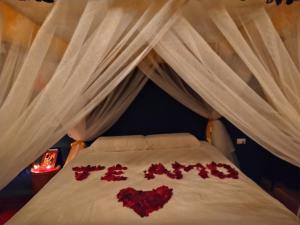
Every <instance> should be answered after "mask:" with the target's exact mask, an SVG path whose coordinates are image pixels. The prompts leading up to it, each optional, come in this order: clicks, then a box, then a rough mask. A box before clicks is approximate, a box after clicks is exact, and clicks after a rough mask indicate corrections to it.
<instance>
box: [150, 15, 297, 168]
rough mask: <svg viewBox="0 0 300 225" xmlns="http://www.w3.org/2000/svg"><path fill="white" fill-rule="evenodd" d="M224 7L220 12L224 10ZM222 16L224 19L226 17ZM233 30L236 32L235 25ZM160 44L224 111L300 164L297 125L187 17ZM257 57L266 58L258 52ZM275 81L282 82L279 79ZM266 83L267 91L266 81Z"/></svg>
mask: <svg viewBox="0 0 300 225" xmlns="http://www.w3.org/2000/svg"><path fill="white" fill-rule="evenodd" d="M222 13H223V12H222V11H221V12H220V13H214V15H216V16H220V15H222ZM219 21H220V22H224V20H221V19H220V20H219ZM231 22H232V21H231ZM231 22H230V23H231ZM220 27H221V26H220ZM222 29H223V27H222ZM229 30H231V31H232V32H231V33H234V32H233V31H234V30H232V29H229ZM236 31H238V29H236ZM233 36H234V35H232V36H231V37H230V38H232V37H233ZM155 50H156V51H157V53H158V54H159V55H160V56H161V57H162V58H163V59H164V60H165V61H166V62H167V63H168V64H169V65H170V66H171V67H172V68H174V70H175V71H176V72H177V73H178V75H180V77H181V78H182V79H183V80H184V81H185V82H186V83H187V84H189V85H190V86H191V87H192V88H193V89H194V91H196V92H197V93H198V94H199V95H201V96H202V97H203V98H204V99H205V100H206V101H207V102H208V103H209V104H210V105H211V106H212V107H214V108H215V109H216V110H217V111H218V112H220V114H222V115H224V116H225V117H226V118H227V119H229V120H230V121H231V122H232V123H233V124H235V125H236V126H237V127H239V128H240V129H241V130H243V131H244V132H245V133H246V134H248V135H249V136H250V137H251V138H253V139H254V140H255V141H257V142H258V143H259V144H261V145H263V146H264V147H266V148H267V149H269V150H270V151H271V152H272V153H273V154H275V155H277V156H278V157H280V158H282V159H284V160H287V161H289V162H290V163H292V164H294V165H298V166H299V165H300V152H299V150H298V149H299V139H296V138H295V137H296V136H297V133H295V131H296V130H295V129H293V126H292V125H291V124H289V121H288V120H286V118H284V117H283V116H282V115H281V114H280V113H279V112H278V111H277V108H273V107H272V105H271V104H270V103H268V102H266V101H265V100H264V99H262V98H261V97H260V96H259V95H258V94H257V93H255V92H254V90H253V89H251V88H250V87H249V86H248V85H247V83H245V81H244V80H243V79H241V77H240V76H238V75H237V74H236V73H235V71H233V70H232V69H231V68H230V67H229V66H228V65H227V64H226V63H225V62H224V61H223V60H222V59H221V57H220V56H218V54H217V53H216V52H215V51H214V50H213V49H212V48H211V46H210V45H209V44H208V43H207V42H206V41H205V40H204V39H203V38H202V36H201V35H200V34H199V33H198V32H197V31H196V30H195V29H194V28H193V27H192V26H191V25H190V24H189V23H188V22H187V21H186V20H185V19H184V18H182V19H181V20H180V21H179V22H178V23H176V24H175V25H174V26H173V27H172V30H171V31H170V32H169V33H168V34H167V35H165V36H164V38H163V39H162V40H161V42H160V43H159V44H158V45H157V46H156V47H155ZM240 53H241V54H245V51H242V48H241V51H240ZM252 56H253V55H252ZM252 58H254V56H253V57H252ZM247 60H249V59H247ZM253 61H255V62H256V63H257V64H260V62H259V60H258V59H257V58H254V60H253ZM257 66H258V65H257ZM254 68H255V69H257V68H256V67H254V66H253V69H254ZM261 68H263V66H261ZM262 70H263V69H262ZM260 84H261V82H260ZM271 84H272V85H276V84H275V82H274V80H273V81H272V82H271ZM261 85H262V84H261ZM268 85H269V84H268ZM262 87H263V90H264V91H265V87H264V86H263V85H262ZM277 89H278V87H277ZM212 90H213V91H212ZM280 95H281V96H282V93H280ZM282 97H284V96H282ZM275 101H277V99H276V100H275ZM272 103H273V101H272ZM278 106H279V105H278ZM283 106H285V105H284V103H283V104H282V105H281V107H283ZM285 110H286V109H281V110H280V111H285ZM287 146H289V147H288V149H287Z"/></svg>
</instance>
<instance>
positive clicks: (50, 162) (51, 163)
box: [40, 149, 58, 169]
mask: <svg viewBox="0 0 300 225" xmlns="http://www.w3.org/2000/svg"><path fill="white" fill-rule="evenodd" d="M57 156H58V149H49V150H48V151H47V152H45V153H44V155H43V157H42V160H41V163H40V167H42V168H47V169H49V168H54V167H55V165H56V161H57Z"/></svg>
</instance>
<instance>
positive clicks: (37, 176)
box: [31, 166, 60, 194]
mask: <svg viewBox="0 0 300 225" xmlns="http://www.w3.org/2000/svg"><path fill="white" fill-rule="evenodd" d="M59 170H60V166H56V167H55V168H53V169H49V170H37V169H34V168H32V169H31V181H32V191H33V194H36V193H37V192H39V190H41V189H42V188H43V187H44V186H45V184H47V183H48V181H49V180H50V179H51V178H52V177H54V175H55V174H57V173H58V171H59Z"/></svg>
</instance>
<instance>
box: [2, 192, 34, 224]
mask: <svg viewBox="0 0 300 225" xmlns="http://www.w3.org/2000/svg"><path fill="white" fill-rule="evenodd" d="M31 198H32V196H24V197H18V198H5V197H1V198H0V225H2V224H4V223H6V222H7V221H8V220H9V219H10V218H11V217H12V216H13V215H14V214H15V213H16V212H18V211H19V210H20V209H21V208H22V207H23V206H24V205H25V204H26V203H27V202H28V201H29V200H30V199H31Z"/></svg>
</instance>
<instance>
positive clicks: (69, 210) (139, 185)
mask: <svg viewBox="0 0 300 225" xmlns="http://www.w3.org/2000/svg"><path fill="white" fill-rule="evenodd" d="M178 138H180V137H179V136H178ZM139 143H140V142H139ZM180 144H182V143H180ZM98 147H99V146H98ZM156 147H157V146H156ZM162 148H163V147H162ZM174 161H178V162H180V163H183V164H191V163H198V162H200V163H202V164H206V163H209V162H211V161H215V162H223V163H227V164H231V163H230V162H229V161H228V160H227V159H226V158H225V157H224V156H222V155H221V154H220V153H219V152H218V151H217V150H216V149H215V148H213V147H212V146H210V145H209V144H207V143H205V142H196V143H195V144H193V145H192V146H191V145H190V144H189V145H187V146H180V147H179V148H174V145H173V146H172V148H168V147H165V148H163V149H151V148H149V145H148V147H147V148H145V149H143V150H141V149H140V148H139V150H138V151H137V150H135V151H131V150H130V149H128V148H127V149H125V150H123V151H122V150H120V148H119V150H118V151H113V150H111V151H105V149H101V147H100V149H99V148H97V146H92V147H91V150H90V151H89V150H87V151H83V152H81V153H80V155H79V156H78V157H77V158H76V159H75V160H74V161H73V162H71V163H70V164H69V165H68V166H66V167H65V168H64V169H63V170H62V171H61V172H60V173H58V174H57V175H56V176H55V177H54V178H53V179H52V180H51V181H50V182H49V183H48V184H47V185H46V186H45V187H44V188H43V189H42V190H41V191H40V192H39V193H38V194H37V195H36V196H35V197H34V198H33V199H32V200H31V201H30V202H29V203H28V204H27V205H26V206H25V207H24V208H23V209H22V210H21V211H19V212H18V213H17V214H16V215H15V216H14V217H13V218H12V219H11V220H10V221H9V222H8V224H16V225H25V224H30V225H48V224H49V225H50V224H51V225H53V224H59V225H67V224H68V225H77V224H78V225H79V224H82V225H94V224H95V225H96V224H102V225H121V224H122V225H142V224H159V225H167V224H168V225H169V224H174V225H175V224H176V225H184V224H187V225H196V224H201V225H260V224H261V225H262V224H263V225H267V224H270V225H296V224H299V220H298V219H297V218H296V216H295V215H293V214H292V213H291V212H290V211H288V210H287V209H286V208H285V207H284V206H283V205H282V204H280V203H279V202H278V201H276V200H274V199H273V198H271V197H270V196H269V195H267V194H266V193H264V192H263V190H261V189H260V188H259V187H258V186H257V185H256V184H255V183H253V182H252V181H251V180H250V179H249V178H247V177H246V176H245V175H243V174H242V173H241V172H240V171H239V179H238V180H233V179H225V180H221V179H219V178H216V177H212V176H211V178H209V179H206V180H203V179H202V178H200V177H199V176H198V175H197V172H196V171H192V172H189V173H184V174H183V175H184V177H183V179H181V180H172V179H170V178H168V177H166V176H156V179H154V180H147V179H145V178H144V174H143V171H144V170H146V169H147V168H148V167H149V166H150V165H151V164H152V163H158V162H161V163H163V164H164V165H166V166H167V167H168V168H169V169H170V166H171V164H172V163H173V162H174ZM117 163H120V164H122V165H124V166H127V167H128V170H127V171H126V172H125V176H127V177H128V180H126V181H119V182H106V181H101V180H100V177H101V176H103V175H104V173H105V171H97V172H92V173H91V175H90V176H89V177H88V178H87V179H85V180H83V181H76V180H75V179H74V174H73V171H72V169H71V168H72V167H74V166H86V165H88V164H91V165H98V164H101V165H104V166H106V167H109V166H112V165H115V164H117ZM253 163H255V162H253ZM231 165H232V164H231ZM232 166H233V165H232ZM233 167H234V166H233ZM161 185H167V186H168V187H170V188H173V196H172V198H171V199H170V201H169V202H168V203H167V204H166V205H165V206H164V207H163V208H162V209H160V210H159V211H155V212H153V213H151V214H150V216H149V217H144V218H141V217H139V216H138V215H137V214H136V213H135V212H134V211H133V210H131V209H129V208H126V207H123V206H122V203H120V202H118V200H117V198H116V195H117V193H118V192H119V190H120V189H123V188H126V187H133V188H135V189H137V190H151V189H153V188H156V187H158V186H161Z"/></svg>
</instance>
